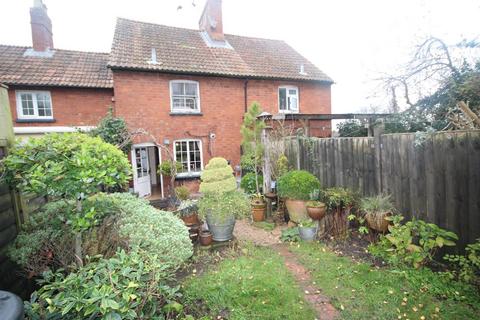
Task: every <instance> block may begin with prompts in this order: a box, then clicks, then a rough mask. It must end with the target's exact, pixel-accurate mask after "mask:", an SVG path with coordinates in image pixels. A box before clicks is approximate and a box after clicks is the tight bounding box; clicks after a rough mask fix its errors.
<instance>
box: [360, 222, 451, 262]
mask: <svg viewBox="0 0 480 320" xmlns="http://www.w3.org/2000/svg"><path fill="white" fill-rule="evenodd" d="M388 219H389V220H391V221H392V222H393V225H390V226H389V227H388V229H389V230H390V234H387V235H384V236H381V237H380V241H378V242H377V243H375V244H372V245H370V246H369V251H370V252H371V253H372V254H373V255H374V256H377V257H380V258H382V259H383V260H385V261H387V262H388V263H390V264H393V265H399V264H404V265H409V266H413V267H415V268H419V267H422V266H423V265H425V264H427V263H429V262H431V261H432V259H433V257H434V255H435V253H436V252H437V250H438V249H440V248H442V247H444V246H454V245H455V241H456V240H458V237H457V235H456V234H455V233H453V232H451V231H447V230H445V229H442V228H440V227H439V226H437V225H436V224H433V223H427V222H425V221H423V220H417V219H412V220H411V221H408V222H407V223H405V224H402V223H401V221H402V220H403V217H402V216H400V215H396V216H392V217H389V218H388Z"/></svg>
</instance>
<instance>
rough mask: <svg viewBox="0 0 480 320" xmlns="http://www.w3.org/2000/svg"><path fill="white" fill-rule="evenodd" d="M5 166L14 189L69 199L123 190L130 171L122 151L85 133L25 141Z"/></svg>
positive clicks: (8, 179)
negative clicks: (99, 192)
mask: <svg viewBox="0 0 480 320" xmlns="http://www.w3.org/2000/svg"><path fill="white" fill-rule="evenodd" d="M3 163H4V166H5V169H6V170H5V179H6V181H7V183H9V184H10V185H11V186H13V187H16V188H18V189H20V190H21V191H24V192H32V193H36V194H38V195H49V196H53V197H60V198H66V199H77V198H78V197H79V196H80V195H89V194H92V193H96V192H98V191H99V189H101V188H104V189H109V188H115V187H118V186H120V187H124V186H125V184H126V183H127V181H128V179H129V178H130V171H131V169H130V168H131V166H130V163H129V162H128V159H127V157H126V156H125V155H124V154H123V152H122V151H121V150H119V149H118V148H116V147H115V146H113V145H111V144H109V143H106V142H104V141H103V140H102V139H100V138H98V137H97V138H93V137H90V136H88V135H86V134H82V133H62V134H59V133H51V134H46V135H43V136H41V137H39V138H35V139H28V140H25V141H22V143H17V144H16V145H15V146H14V148H12V149H10V150H9V155H8V156H7V157H6V158H5V159H4V160H3Z"/></svg>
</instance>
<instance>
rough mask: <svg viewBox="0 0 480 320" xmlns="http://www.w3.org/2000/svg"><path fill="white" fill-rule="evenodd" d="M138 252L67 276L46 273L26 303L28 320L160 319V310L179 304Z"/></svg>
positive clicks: (160, 270) (161, 271) (164, 275)
mask: <svg viewBox="0 0 480 320" xmlns="http://www.w3.org/2000/svg"><path fill="white" fill-rule="evenodd" d="M147 255H152V256H154V255H155V253H154V252H148V253H146V252H141V250H139V249H135V250H132V251H131V252H129V253H126V252H125V251H123V250H120V251H118V252H117V253H116V254H115V255H114V256H113V257H112V258H110V259H104V258H96V259H94V260H92V261H89V263H87V264H86V266H84V267H81V268H79V269H78V270H77V271H75V272H72V273H70V274H68V275H64V274H63V273H56V274H53V273H49V274H46V275H45V279H44V280H43V284H44V285H43V287H41V288H40V289H39V290H38V292H35V293H34V294H33V295H32V298H31V301H30V302H28V303H26V314H27V317H28V318H29V319H164V317H163V313H162V311H161V310H162V306H164V305H165V304H166V303H167V302H168V301H170V300H174V299H176V298H177V289H175V288H171V287H169V286H168V285H167V283H166V282H167V280H168V279H169V278H170V276H171V274H170V272H169V271H168V270H166V269H165V266H163V265H161V264H160V263H155V261H159V260H158V259H155V257H152V259H148V260H145V259H144V257H145V256H147Z"/></svg>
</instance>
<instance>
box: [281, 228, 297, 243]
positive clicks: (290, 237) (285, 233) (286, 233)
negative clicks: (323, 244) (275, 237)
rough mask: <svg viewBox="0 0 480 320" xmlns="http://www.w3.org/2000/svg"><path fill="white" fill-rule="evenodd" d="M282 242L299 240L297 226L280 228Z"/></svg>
mask: <svg viewBox="0 0 480 320" xmlns="http://www.w3.org/2000/svg"><path fill="white" fill-rule="evenodd" d="M280 240H281V241H282V242H298V241H300V234H299V233H298V228H297V227H293V228H288V229H284V230H282V235H281V236H280Z"/></svg>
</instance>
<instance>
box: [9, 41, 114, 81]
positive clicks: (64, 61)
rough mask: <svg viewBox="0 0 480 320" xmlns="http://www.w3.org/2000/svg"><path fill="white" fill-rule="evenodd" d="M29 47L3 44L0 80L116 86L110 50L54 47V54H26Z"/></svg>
mask: <svg viewBox="0 0 480 320" xmlns="http://www.w3.org/2000/svg"><path fill="white" fill-rule="evenodd" d="M28 49H29V48H28V47H19V46H6V45H0V83H5V84H10V85H12V84H13V85H39V86H62V87H63V86H65V87H86V88H113V80H112V73H111V71H110V69H108V67H107V61H108V53H96V52H81V51H70V50H57V49H55V50H53V56H51V57H40V56H28V55H27V56H24V53H25V52H26V50H28Z"/></svg>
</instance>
